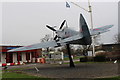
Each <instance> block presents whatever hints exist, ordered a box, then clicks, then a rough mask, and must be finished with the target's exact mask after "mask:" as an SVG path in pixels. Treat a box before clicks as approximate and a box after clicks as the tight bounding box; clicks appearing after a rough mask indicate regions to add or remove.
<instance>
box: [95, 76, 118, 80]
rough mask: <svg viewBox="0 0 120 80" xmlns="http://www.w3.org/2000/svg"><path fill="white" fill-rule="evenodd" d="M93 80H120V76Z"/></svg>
mask: <svg viewBox="0 0 120 80" xmlns="http://www.w3.org/2000/svg"><path fill="white" fill-rule="evenodd" d="M93 80H120V76H117V77H111V78H96V79H93Z"/></svg>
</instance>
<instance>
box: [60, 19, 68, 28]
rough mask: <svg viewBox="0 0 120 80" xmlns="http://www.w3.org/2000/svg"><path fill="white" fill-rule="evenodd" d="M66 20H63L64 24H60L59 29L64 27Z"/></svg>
mask: <svg viewBox="0 0 120 80" xmlns="http://www.w3.org/2000/svg"><path fill="white" fill-rule="evenodd" d="M65 21H66V20H64V21H63V22H62V24H61V26H60V28H59V29H62V27H63V25H64V24H65Z"/></svg>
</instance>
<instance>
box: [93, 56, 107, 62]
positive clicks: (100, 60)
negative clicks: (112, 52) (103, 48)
mask: <svg viewBox="0 0 120 80" xmlns="http://www.w3.org/2000/svg"><path fill="white" fill-rule="evenodd" d="M105 60H106V57H105V55H98V56H95V57H94V61H96V62H104V61H105Z"/></svg>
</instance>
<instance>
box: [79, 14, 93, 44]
mask: <svg viewBox="0 0 120 80" xmlns="http://www.w3.org/2000/svg"><path fill="white" fill-rule="evenodd" d="M79 26H80V32H81V33H82V34H83V42H84V44H83V45H90V44H91V43H92V40H91V36H90V32H89V29H88V25H87V23H86V21H85V19H84V17H83V15H82V14H80V25H79Z"/></svg>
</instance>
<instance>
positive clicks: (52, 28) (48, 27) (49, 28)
mask: <svg viewBox="0 0 120 80" xmlns="http://www.w3.org/2000/svg"><path fill="white" fill-rule="evenodd" d="M46 27H48V28H49V29H51V30H52V31H56V30H55V29H54V28H53V27H50V26H48V25H46Z"/></svg>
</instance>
